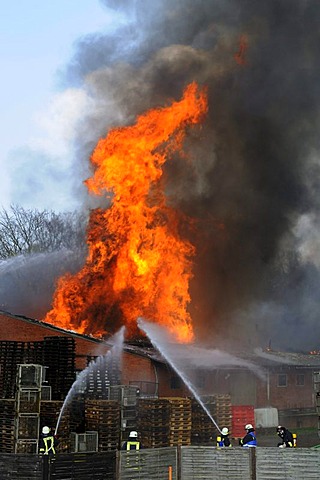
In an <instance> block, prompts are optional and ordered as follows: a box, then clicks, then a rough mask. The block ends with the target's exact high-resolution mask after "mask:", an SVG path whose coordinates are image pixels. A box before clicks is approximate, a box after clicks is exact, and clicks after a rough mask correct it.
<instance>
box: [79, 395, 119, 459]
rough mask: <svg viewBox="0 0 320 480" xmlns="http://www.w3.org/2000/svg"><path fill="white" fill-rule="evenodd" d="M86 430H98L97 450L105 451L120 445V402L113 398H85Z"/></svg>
mask: <svg viewBox="0 0 320 480" xmlns="http://www.w3.org/2000/svg"><path fill="white" fill-rule="evenodd" d="M85 417H86V431H97V432H98V439H99V440H98V450H99V452H107V451H110V450H116V449H118V448H119V446H120V404H119V402H117V401H114V400H90V399H88V400H86V402H85Z"/></svg>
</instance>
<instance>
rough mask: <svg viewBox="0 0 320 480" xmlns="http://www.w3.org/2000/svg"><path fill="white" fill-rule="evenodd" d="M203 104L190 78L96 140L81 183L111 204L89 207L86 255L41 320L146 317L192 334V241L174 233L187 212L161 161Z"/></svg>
mask: <svg viewBox="0 0 320 480" xmlns="http://www.w3.org/2000/svg"><path fill="white" fill-rule="evenodd" d="M206 111H207V101H206V94H205V92H204V91H203V90H201V89H200V88H199V87H198V86H197V85H196V84H195V83H193V84H190V85H189V86H188V87H187V88H186V90H185V92H184V95H183V98H182V99H181V100H180V101H177V102H173V103H172V104H171V105H170V106H168V107H164V108H158V109H153V110H150V111H148V112H147V113H145V114H143V115H141V116H140V117H138V119H137V122H136V124H135V125H133V126H129V127H122V128H115V129H113V130H111V131H110V132H109V134H108V135H107V137H106V138H104V139H101V140H100V141H99V142H98V144H97V146H96V148H95V150H94V152H93V155H92V157H91V162H92V165H93V168H94V174H93V176H92V177H91V178H89V179H88V180H87V181H86V182H85V183H86V185H87V188H88V190H89V192H91V193H93V194H96V195H104V196H108V197H110V198H111V205H110V208H108V209H106V210H102V209H97V210H94V211H92V213H91V217H90V221H89V227H88V237H87V241H88V247H89V253H88V257H87V260H86V263H85V265H84V267H83V268H82V270H81V271H80V272H78V273H77V274H75V275H73V276H72V275H65V276H63V277H62V278H60V279H59V281H58V285H57V290H56V293H55V295H54V299H53V308H52V310H51V311H50V312H49V313H48V314H47V315H46V318H45V321H47V322H50V323H53V324H55V325H57V326H60V327H63V328H67V329H72V330H75V331H78V332H80V333H90V334H93V335H98V334H100V335H101V334H106V333H112V332H114V331H115V329H116V328H118V327H119V326H120V325H123V324H124V325H126V327H127V330H128V331H129V332H130V334H131V335H134V334H136V332H137V326H136V320H137V318H138V317H144V318H147V319H149V320H150V321H154V322H156V323H158V324H160V325H164V326H166V327H167V328H168V329H169V331H170V333H171V334H172V335H173V336H174V337H175V339H176V340H177V341H179V342H190V341H192V339H193V336H194V333H193V327H192V322H191V318H190V314H189V313H188V311H187V307H188V304H189V303H190V295H189V281H190V279H191V277H192V257H193V256H194V254H195V249H194V246H193V245H192V244H191V243H190V242H189V241H187V240H184V239H183V238H181V236H180V233H179V231H180V227H181V224H182V222H183V221H185V220H186V219H185V218H183V217H182V215H180V214H179V213H178V212H177V211H175V210H174V209H173V208H172V207H170V206H169V205H168V204H167V203H166V198H165V195H164V185H163V181H162V174H163V171H162V166H163V165H164V163H165V162H166V161H167V160H168V158H169V157H170V155H171V154H172V153H173V152H176V151H181V150H182V145H183V140H184V137H185V133H186V127H187V126H188V125H193V124H197V123H199V122H200V121H201V119H202V117H203V115H204V114H205V113H206Z"/></svg>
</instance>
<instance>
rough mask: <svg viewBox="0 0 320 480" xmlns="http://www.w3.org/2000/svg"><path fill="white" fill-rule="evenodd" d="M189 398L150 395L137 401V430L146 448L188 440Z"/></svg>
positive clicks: (188, 442)
mask: <svg viewBox="0 0 320 480" xmlns="http://www.w3.org/2000/svg"><path fill="white" fill-rule="evenodd" d="M191 418H192V417H191V400H190V399H189V398H180V397H172V398H169V397H168V398H152V399H140V400H139V402H138V431H139V434H140V436H141V441H142V444H143V445H144V446H145V447H147V448H160V447H168V446H179V445H190V444H191V426H192V425H191Z"/></svg>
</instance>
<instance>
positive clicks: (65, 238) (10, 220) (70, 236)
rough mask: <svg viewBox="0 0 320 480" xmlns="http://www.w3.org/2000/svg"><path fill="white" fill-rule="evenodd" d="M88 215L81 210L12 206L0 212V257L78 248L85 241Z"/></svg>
mask: <svg viewBox="0 0 320 480" xmlns="http://www.w3.org/2000/svg"><path fill="white" fill-rule="evenodd" d="M85 231H86V217H85V215H84V214H81V213H79V212H68V213H58V214H57V213H55V212H53V211H48V210H43V211H38V210H25V209H24V208H23V207H20V206H17V205H11V207H10V209H9V210H5V209H2V211H0V259H5V258H9V257H13V256H16V255H20V254H28V253H42V252H54V251H57V250H60V249H62V248H67V249H71V250H73V249H75V248H79V247H82V246H83V245H84V243H85Z"/></svg>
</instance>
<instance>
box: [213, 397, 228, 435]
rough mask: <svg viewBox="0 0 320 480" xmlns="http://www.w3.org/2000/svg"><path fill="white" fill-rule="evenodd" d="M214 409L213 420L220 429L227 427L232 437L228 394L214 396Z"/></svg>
mask: <svg viewBox="0 0 320 480" xmlns="http://www.w3.org/2000/svg"><path fill="white" fill-rule="evenodd" d="M214 400H215V407H214V415H212V416H213V418H214V419H215V421H216V422H217V424H218V425H219V427H220V428H223V427H227V428H228V429H229V432H230V434H231V435H232V405H231V396H230V395H229V394H221V395H214Z"/></svg>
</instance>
